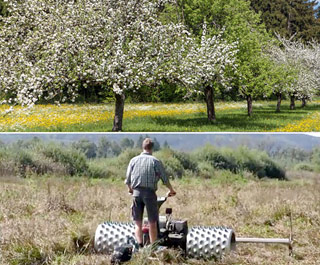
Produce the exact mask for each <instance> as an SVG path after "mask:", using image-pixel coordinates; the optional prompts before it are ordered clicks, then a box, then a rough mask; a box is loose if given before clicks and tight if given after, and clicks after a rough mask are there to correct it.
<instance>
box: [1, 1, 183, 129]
mask: <svg viewBox="0 0 320 265" xmlns="http://www.w3.org/2000/svg"><path fill="white" fill-rule="evenodd" d="M161 5H162V4H161ZM160 7H161V6H159V4H158V3H157V2H155V1H147V0H142V1H138V0H130V1H107V0H103V1H94V0H89V1H85V0H79V1H72V2H64V1H59V2H57V1H53V0H47V1H32V0H26V1H18V0H13V1H10V2H8V8H9V12H10V16H9V17H8V18H5V19H3V22H4V26H3V27H2V28H1V30H0V97H1V96H2V97H3V96H5V97H6V99H5V101H4V103H9V104H21V105H23V106H29V107H31V106H32V105H34V104H35V103H36V102H38V101H39V100H40V99H41V100H46V101H48V100H55V101H57V102H65V101H67V100H71V101H74V100H75V98H76V96H77V94H78V88H79V87H78V86H79V84H81V85H82V84H83V86H84V88H87V87H92V86H95V85H97V84H98V85H100V86H102V87H103V88H104V89H105V90H107V91H108V90H110V89H112V91H113V93H114V97H115V117H114V126H113V130H114V131H120V130H121V129H122V119H123V110H124V101H125V94H126V91H128V90H138V89H139V88H140V87H141V86H142V85H150V88H152V87H153V86H154V85H155V84H157V83H158V82H160V81H161V79H162V78H164V77H168V76H169V75H170V73H171V72H174V71H170V65H171V64H170V62H171V61H175V57H176V55H177V54H179V48H180V45H179V44H177V42H180V43H183V42H181V41H180V37H182V36H184V34H185V33H184V32H183V27H182V26H181V25H176V24H173V23H167V24H162V23H161V22H160V21H159V20H158V19H157V17H158V14H159V8H160ZM16 21H19V23H16Z"/></svg>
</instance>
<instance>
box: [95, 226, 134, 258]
mask: <svg viewBox="0 0 320 265" xmlns="http://www.w3.org/2000/svg"><path fill="white" fill-rule="evenodd" d="M126 243H128V244H132V245H133V246H134V247H137V241H136V239H135V236H134V224H133V223H118V222H104V223H103V224H100V225H99V226H98V228H97V230H96V233H95V238H94V248H95V250H96V251H97V252H99V253H105V254H111V253H112V252H113V250H114V249H115V248H116V247H120V246H121V245H123V244H126Z"/></svg>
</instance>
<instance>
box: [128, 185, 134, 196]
mask: <svg viewBox="0 0 320 265" xmlns="http://www.w3.org/2000/svg"><path fill="white" fill-rule="evenodd" d="M128 192H129V193H130V194H133V189H132V188H131V187H129V186H128Z"/></svg>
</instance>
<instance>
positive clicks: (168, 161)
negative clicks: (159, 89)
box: [155, 148, 198, 178]
mask: <svg viewBox="0 0 320 265" xmlns="http://www.w3.org/2000/svg"><path fill="white" fill-rule="evenodd" d="M155 156H156V157H157V158H158V159H160V160H161V162H162V163H163V166H164V168H165V170H166V173H167V174H168V175H169V176H172V177H173V178H181V177H182V176H184V175H185V174H186V171H190V172H192V173H194V172H196V171H197V170H198V165H197V163H196V162H194V161H192V158H191V157H190V155H189V154H187V153H183V152H179V151H174V150H172V149H170V148H163V149H161V150H160V151H159V152H157V153H155Z"/></svg>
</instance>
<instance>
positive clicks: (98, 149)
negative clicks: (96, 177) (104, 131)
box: [0, 135, 169, 159]
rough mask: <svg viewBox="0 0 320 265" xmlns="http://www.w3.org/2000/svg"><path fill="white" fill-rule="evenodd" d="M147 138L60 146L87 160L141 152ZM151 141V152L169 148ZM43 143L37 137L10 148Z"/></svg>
mask: <svg viewBox="0 0 320 265" xmlns="http://www.w3.org/2000/svg"><path fill="white" fill-rule="evenodd" d="M146 137H148V138H149V136H148V135H145V136H142V135H140V137H139V138H138V139H137V140H136V141H134V140H133V139H131V138H127V137H125V138H122V139H121V141H112V140H109V139H108V138H107V137H101V138H99V141H98V143H95V142H93V141H90V140H88V139H86V138H83V139H80V140H78V141H73V142H72V143H71V144H70V145H68V144H66V143H63V144H62V146H64V147H65V148H69V147H70V148H72V149H75V150H79V151H80V152H81V153H83V154H85V156H86V157H87V158H89V159H91V158H107V157H115V156H118V155H120V154H121V152H123V151H125V150H127V149H133V148H136V149H140V150H142V142H143V140H144V139H145V138H146ZM151 139H152V140H153V144H154V146H153V150H154V151H155V152H156V151H159V150H160V149H161V147H163V148H169V144H168V143H167V141H165V142H164V144H163V146H161V144H160V143H159V142H158V140H157V138H156V137H151ZM42 143H43V141H42V140H41V139H40V138H38V137H33V138H32V139H31V140H27V141H24V140H18V141H16V142H15V143H13V144H12V146H11V147H13V148H14V147H17V148H22V149H34V148H35V147H36V146H37V145H38V144H42ZM8 146H9V145H7V144H5V143H4V142H2V141H1V140H0V147H2V148H5V147H8Z"/></svg>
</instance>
